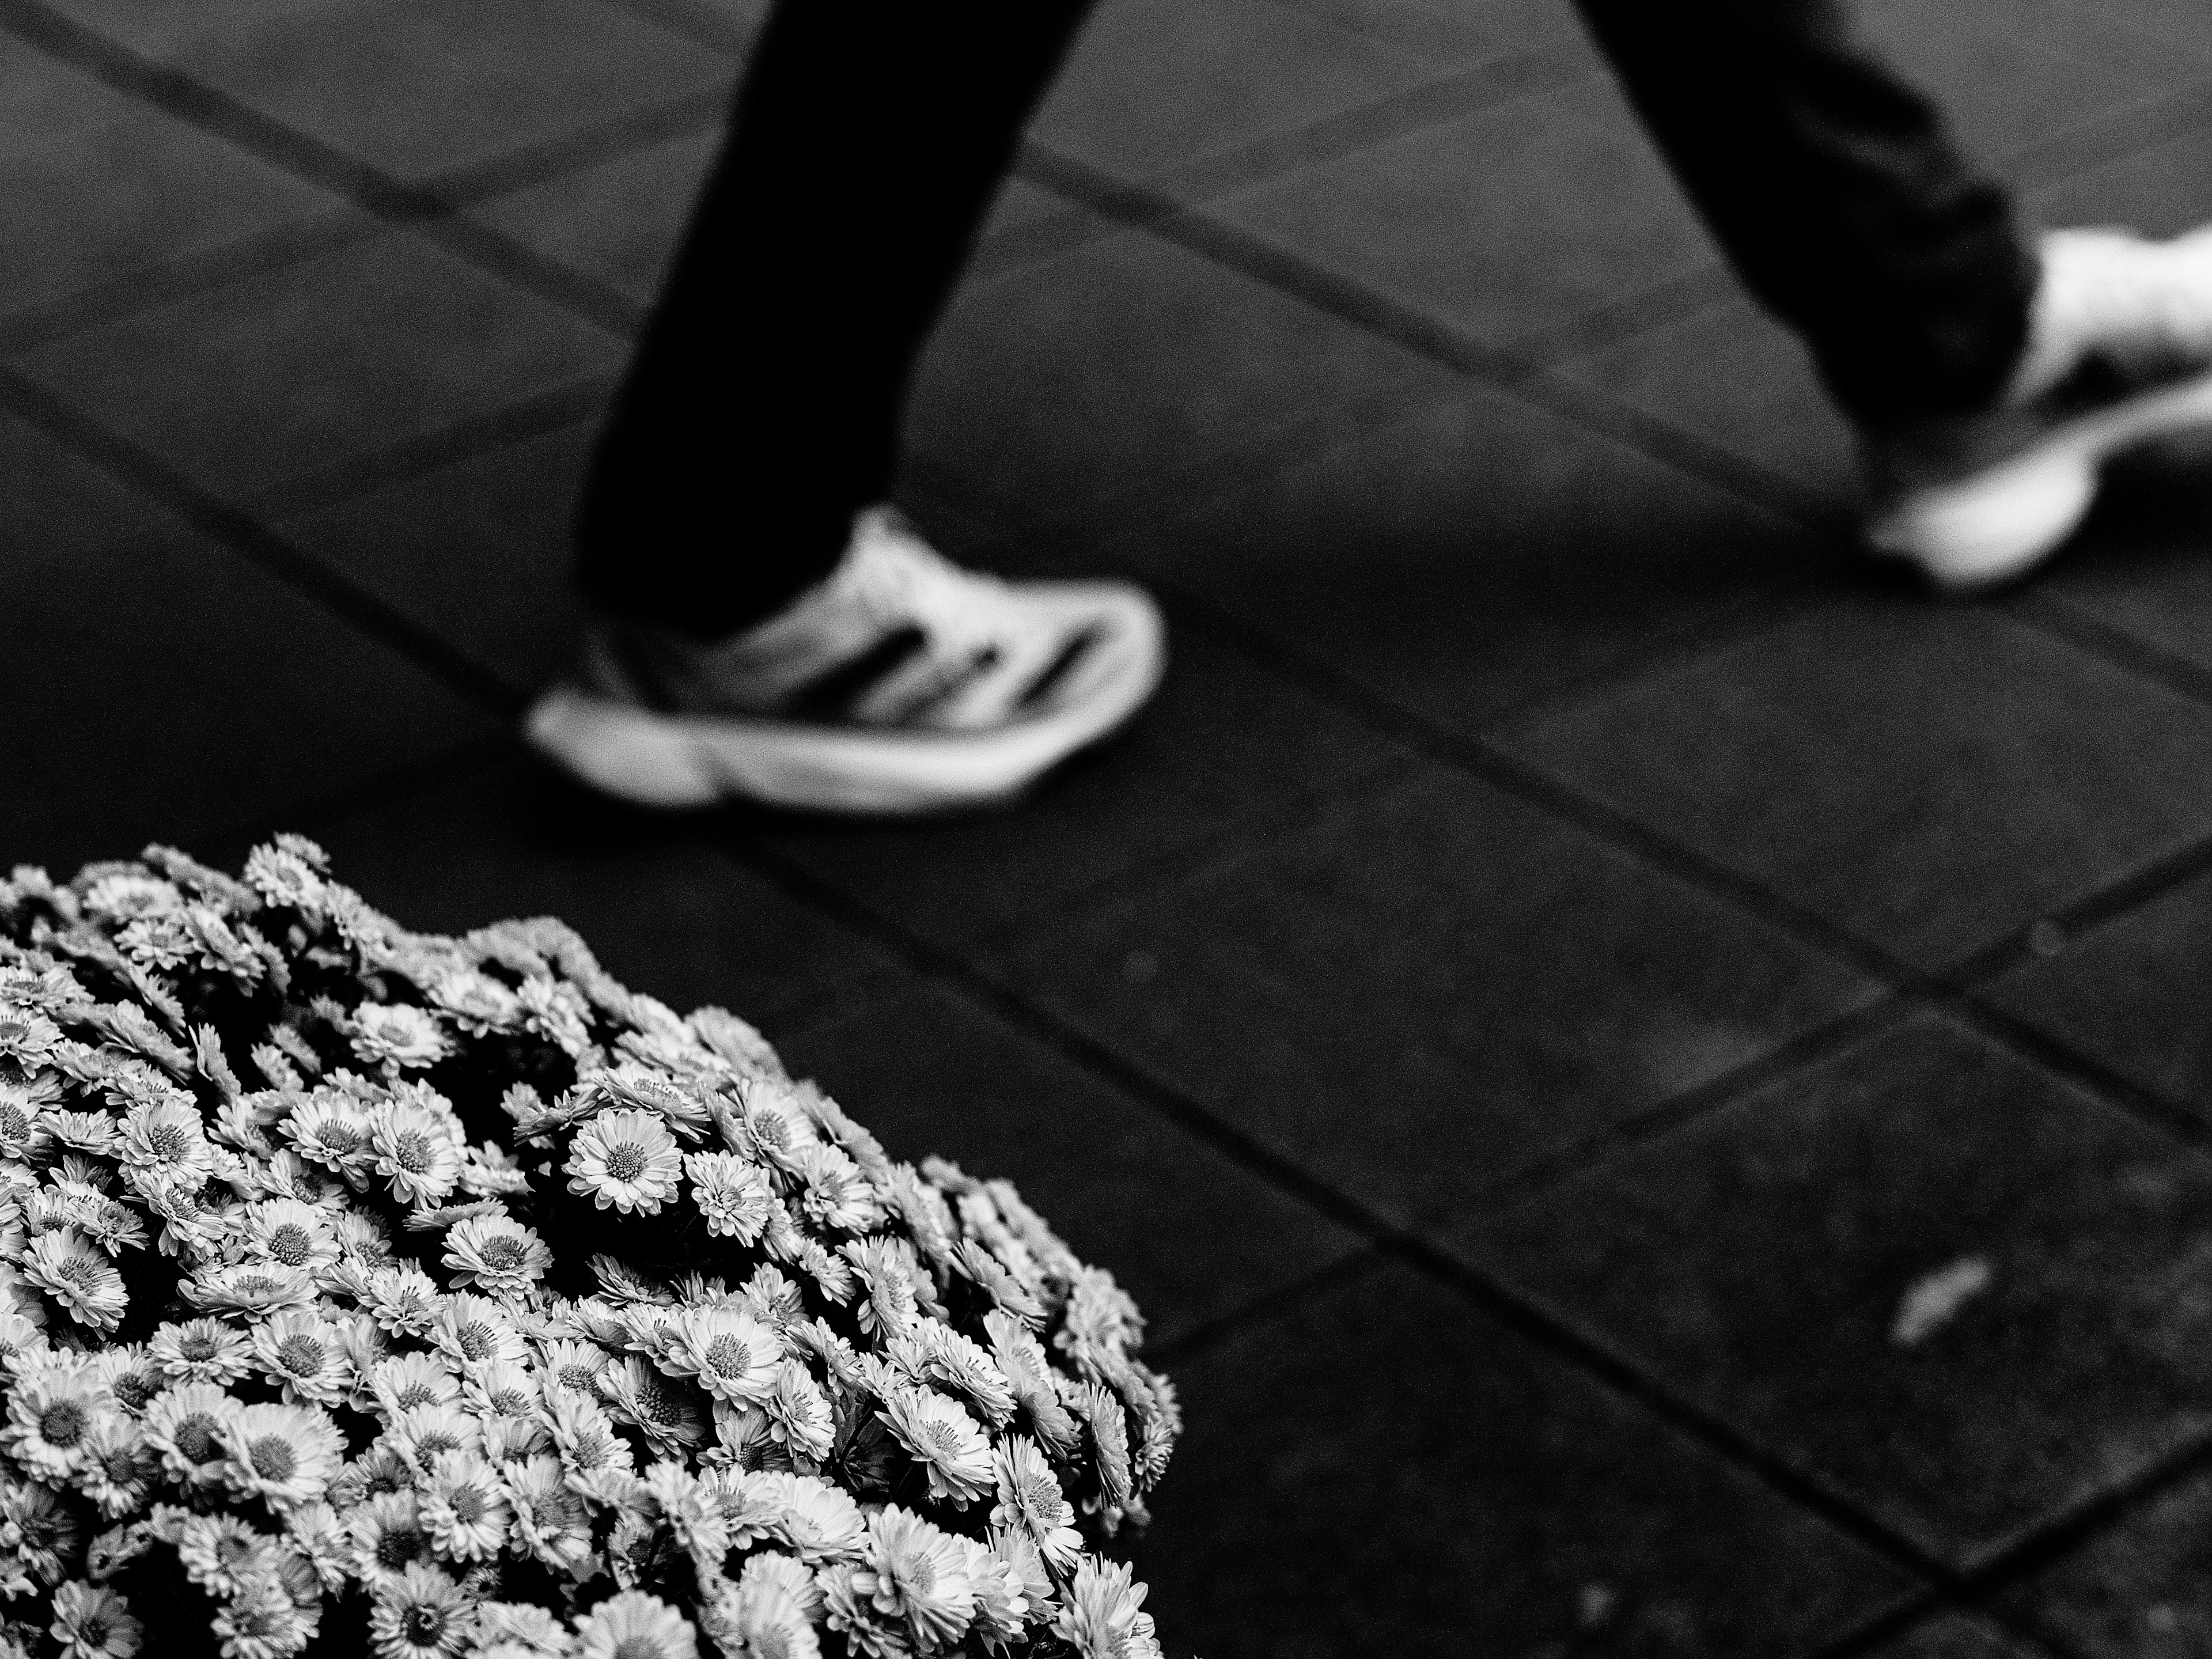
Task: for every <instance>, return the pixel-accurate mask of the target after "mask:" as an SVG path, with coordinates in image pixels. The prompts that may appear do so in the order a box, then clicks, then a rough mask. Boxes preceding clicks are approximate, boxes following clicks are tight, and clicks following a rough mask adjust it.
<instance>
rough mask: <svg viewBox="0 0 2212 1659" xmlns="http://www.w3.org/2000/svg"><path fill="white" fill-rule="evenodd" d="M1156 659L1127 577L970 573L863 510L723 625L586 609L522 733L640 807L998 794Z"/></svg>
mask: <svg viewBox="0 0 2212 1659" xmlns="http://www.w3.org/2000/svg"><path fill="white" fill-rule="evenodd" d="M1165 664H1166V646H1165V636H1164V630H1163V629H1162V627H1161V623H1160V617H1159V612H1158V611H1157V610H1156V609H1155V608H1154V606H1153V605H1152V600H1151V599H1148V598H1147V597H1146V595H1145V593H1144V592H1142V591H1141V590H1139V589H1138V588H1134V587H1131V586H1127V585H1125V584H1123V583H1120V582H1105V581H1019V582H1007V581H1000V580H996V579H995V578H993V577H989V576H982V575H977V574H973V573H971V572H969V571H965V570H962V569H960V568H957V566H955V565H952V564H951V563H949V562H946V561H945V559H944V558H943V557H942V556H940V555H939V554H938V553H937V552H936V551H935V550H933V549H932V548H931V547H930V546H929V545H928V544H927V543H925V542H924V541H923V540H922V539H921V536H920V535H919V534H918V533H917V532H915V530H914V528H913V527H912V526H910V525H908V523H907V522H906V521H905V520H903V519H902V518H900V517H899V516H898V514H897V513H894V512H892V511H890V509H888V508H883V507H877V508H872V509H870V510H869V511H867V512H866V513H861V514H860V517H859V518H858V519H856V520H854V528H853V539H852V542H851V544H850V545H849V546H848V548H847V549H846V552H845V556H844V559H843V562H842V563H840V564H839V566H838V568H837V569H836V572H835V573H834V574H832V575H831V576H830V577H829V579H828V580H826V581H824V582H823V584H822V585H821V586H819V587H817V588H815V589H813V590H811V592H807V593H805V594H802V595H801V596H800V597H799V599H796V600H795V601H793V604H792V605H791V606H790V607H789V608H788V609H787V610H786V611H783V612H781V614H780V615H778V616H775V617H771V618H769V620H768V621H767V622H764V623H761V624H760V625H759V626H758V627H757V628H753V629H749V630H747V631H746V632H744V633H742V634H739V635H736V636H735V637H733V638H731V639H727V640H723V641H716V642H713V643H709V644H701V643H698V642H696V641H691V640H689V639H686V638H684V636H682V635H678V634H676V633H673V632H671V631H669V630H667V629H658V628H647V627H635V626H626V625H623V624H619V623H598V624H595V625H594V626H593V627H592V630H591V631H590V633H589V635H587V637H586V641H585V644H584V648H583V652H582V654H581V659H580V662H579V664H578V666H577V668H576V670H575V671H574V673H572V674H571V676H570V677H569V678H568V679H566V680H564V681H563V682H562V683H561V684H556V685H555V686H554V687H553V688H552V689H551V690H548V691H547V692H545V693H544V695H543V696H540V697H539V698H538V702H536V703H535V704H534V705H533V706H532V708H531V710H530V712H529V714H528V716H527V717H526V721H525V731H526V734H527V736H528V738H529V741H530V743H531V744H532V746H533V747H535V748H536V749H537V750H538V751H539V752H540V753H542V754H544V755H545V756H546V757H549V758H550V759H551V760H552V761H554V762H555V763H556V764H557V765H559V766H561V767H562V769H565V770H567V771H568V772H569V773H571V774H573V775H574V776H576V777H577V778H579V779H580V780H582V781H584V782H586V783H587V784H589V785H591V786H592V787H594V788H597V789H600V790H604V791H605V793H608V794H611V795H617V796H619V797H621V798H622V799H625V800H630V801H635V802H638V803H640V804H641V805H648V806H666V807H678V806H702V805H708V803H711V802H714V801H718V800H748V801H757V802H762V803H765V804H769V805H776V806H786V807H795V808H799V809H802V810H807V811H825V812H845V813H868V814H907V813H922V812H935V811H951V810H954V809H957V808H961V807H972V806H981V805H991V804H994V803H997V802H1001V801H1005V800H1007V799H1011V798H1012V797H1013V796H1015V795H1018V794H1019V793H1021V792H1022V791H1023V790H1024V788H1026V787H1028V786H1029V785H1030V784H1031V783H1033V782H1035V781H1036V779H1037V778H1038V777H1039V776H1040V775H1042V774H1043V773H1044V772H1045V771H1047V770H1048V769H1050V768H1051V767H1052V766H1054V764H1056V763H1059V762H1060V761H1061V760H1064V759H1066V757H1068V756H1069V755H1071V754H1073V753H1074V752H1075V751H1076V750H1079V749H1081V748H1083V747H1084V746H1085V745H1086V744H1092V743H1096V742H1097V740H1098V739H1100V738H1103V737H1105V736H1106V735H1107V734H1108V733H1109V732H1112V731H1114V730H1115V728H1116V727H1117V726H1121V723H1122V722H1123V721H1125V720H1127V719H1128V718H1129V717H1130V716H1131V715H1132V714H1135V713H1136V711H1137V710H1138V709H1139V708H1140V707H1141V706H1142V705H1143V704H1144V702H1145V700H1146V698H1147V697H1149V696H1151V695H1152V691H1153V689H1154V688H1155V687H1156V686H1158V684H1159V680H1160V675H1161V672H1162V671H1163V669H1164V666H1165Z"/></svg>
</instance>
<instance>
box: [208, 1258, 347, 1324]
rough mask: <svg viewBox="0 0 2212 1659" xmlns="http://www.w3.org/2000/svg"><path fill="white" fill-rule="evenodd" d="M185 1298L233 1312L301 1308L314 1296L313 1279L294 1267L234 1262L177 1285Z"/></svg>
mask: <svg viewBox="0 0 2212 1659" xmlns="http://www.w3.org/2000/svg"><path fill="white" fill-rule="evenodd" d="M179 1288H181V1289H182V1290H183V1291H184V1293H185V1299H186V1300H187V1301H189V1302H191V1303H192V1304H195V1305H196V1306H198V1307H202V1308H219V1309H225V1310H229V1311H231V1312H234V1313H273V1312H275V1311H276V1310H277V1309H279V1308H304V1307H306V1306H307V1304H309V1303H311V1302H313V1300H314V1299H315V1281H314V1280H313V1279H310V1278H309V1277H308V1276H307V1274H305V1273H301V1271H300V1270H299V1269H298V1268H296V1267H278V1266H276V1264H274V1263H271V1262H259V1261H238V1262H233V1263H232V1264H230V1265H229V1266H228V1267H216V1268H214V1269H212V1270H211V1271H209V1272H205V1273H197V1274H196V1275H194V1277H193V1278H192V1279H191V1280H190V1281H188V1282H187V1283H185V1285H182V1286H180V1287H179Z"/></svg>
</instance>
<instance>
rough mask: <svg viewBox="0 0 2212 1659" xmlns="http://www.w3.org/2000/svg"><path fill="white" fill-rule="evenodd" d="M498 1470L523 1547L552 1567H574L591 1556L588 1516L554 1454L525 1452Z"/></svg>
mask: <svg viewBox="0 0 2212 1659" xmlns="http://www.w3.org/2000/svg"><path fill="white" fill-rule="evenodd" d="M501 1475H502V1477H503V1479H504V1480H505V1481H506V1483H507V1501H508V1503H509V1504H512V1505H513V1509H514V1535H515V1538H516V1540H517V1541H520V1543H521V1545H522V1547H524V1548H525V1549H526V1550H528V1551H529V1552H530V1553H531V1554H532V1555H534V1556H535V1557H537V1558H538V1560H540V1561H542V1562H544V1564H545V1565H547V1566H549V1567H551V1568H552V1569H553V1570H554V1571H556V1572H564V1573H573V1572H574V1571H577V1570H578V1569H579V1568H580V1567H581V1566H582V1565H584V1563H585V1562H586V1561H587V1560H588V1559H590V1558H591V1553H592V1526H591V1517H590V1516H589V1514H588V1513H587V1512H586V1510H585V1507H584V1500H583V1499H582V1498H580V1497H578V1496H577V1494H576V1493H575V1492H574V1490H573V1489H572V1488H571V1487H570V1486H569V1484H568V1470H567V1468H565V1467H564V1466H563V1465H562V1462H561V1460H560V1459H559V1458H557V1457H550V1456H538V1457H529V1458H525V1459H522V1460H521V1461H520V1462H512V1463H508V1464H507V1465H505V1466H504V1467H503V1468H502V1469H501Z"/></svg>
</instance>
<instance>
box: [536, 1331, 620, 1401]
mask: <svg viewBox="0 0 2212 1659" xmlns="http://www.w3.org/2000/svg"><path fill="white" fill-rule="evenodd" d="M607 1358H608V1356H607V1351H606V1350H605V1348H602V1347H600V1346H599V1345H598V1344H597V1343H592V1342H578V1341H575V1340H572V1339H570V1338H568V1337H561V1338H556V1340H553V1341H550V1342H548V1343H546V1344H545V1345H544V1346H543V1347H542V1348H541V1349H540V1350H539V1352H538V1364H540V1365H541V1366H543V1367H544V1370H546V1371H547V1372H548V1373H549V1374H550V1376H552V1378H553V1381H554V1382H555V1383H557V1384H558V1385H559V1386H560V1387H562V1388H564V1389H573V1390H574V1391H575V1392H576V1393H578V1394H584V1395H595V1394H597V1393H598V1392H599V1373H600V1372H601V1371H603V1370H606V1368H607Z"/></svg>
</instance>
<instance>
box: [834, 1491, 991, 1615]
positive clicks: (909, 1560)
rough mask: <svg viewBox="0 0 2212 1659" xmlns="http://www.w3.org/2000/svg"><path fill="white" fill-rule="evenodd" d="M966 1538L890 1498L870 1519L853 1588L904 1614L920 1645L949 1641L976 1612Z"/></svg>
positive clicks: (888, 1610) (878, 1608) (889, 1610)
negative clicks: (864, 1558)
mask: <svg viewBox="0 0 2212 1659" xmlns="http://www.w3.org/2000/svg"><path fill="white" fill-rule="evenodd" d="M965 1542H966V1541H965V1540H964V1539H961V1538H958V1537H957V1536H955V1535H954V1534H951V1533H945V1532H940V1531H939V1530H938V1529H937V1528H935V1527H933V1526H932V1525H931V1524H930V1523H929V1522H927V1521H925V1520H923V1519H922V1518H921V1516H918V1515H915V1514H913V1513H911V1512H910V1511H908V1510H902V1509H901V1508H899V1507H898V1506H897V1505H896V1504H891V1505H890V1506H889V1507H887V1508H884V1509H882V1510H878V1511H877V1512H876V1514H875V1515H874V1516H871V1517H870V1519H869V1522H868V1553H867V1565H866V1567H864V1568H862V1569H861V1570H860V1571H858V1572H856V1573H855V1574H854V1576H853V1588H854V1589H855V1590H857V1591H859V1592H860V1593H861V1594H862V1595H866V1596H867V1597H868V1599H869V1601H870V1602H871V1603H872V1605H873V1606H874V1607H875V1609H876V1611H877V1612H878V1613H884V1614H886V1615H888V1616H890V1617H891V1618H903V1619H905V1620H906V1621H907V1624H908V1626H909V1627H910V1628H911V1629H912V1630H913V1632H914V1634H915V1640H916V1641H917V1642H918V1643H919V1644H921V1646H923V1647H925V1648H936V1647H951V1646H952V1645H954V1644H957V1642H958V1641H959V1640H960V1638H962V1637H963V1636H965V1635H966V1634H967V1633H968V1626H969V1624H970V1623H971V1622H973V1620H974V1619H975V1586H974V1585H973V1584H972V1583H970V1582H969V1577H968V1552H967V1551H966V1550H965V1549H964V1548H963V1547H962V1546H963V1544H964V1543H965Z"/></svg>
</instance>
